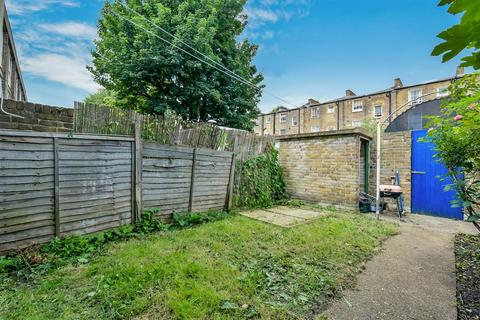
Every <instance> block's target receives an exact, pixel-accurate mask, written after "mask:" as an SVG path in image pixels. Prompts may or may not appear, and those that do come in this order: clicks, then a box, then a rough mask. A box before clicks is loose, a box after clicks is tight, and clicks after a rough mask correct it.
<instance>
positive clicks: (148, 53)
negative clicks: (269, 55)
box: [89, 0, 263, 130]
mask: <svg viewBox="0 0 480 320" xmlns="http://www.w3.org/2000/svg"><path fill="white" fill-rule="evenodd" d="M245 2H246V0H195V1H193V0H164V1H158V0H143V1H140V0H127V1H126V4H127V6H128V7H129V8H131V9H133V10H135V11H136V12H138V13H140V14H141V15H142V16H143V17H141V16H138V15H136V14H135V13H134V12H132V11H130V10H128V8H127V7H125V6H124V5H123V4H122V1H121V0H114V1H113V2H112V3H110V2H108V1H106V3H105V5H104V8H103V10H102V12H101V17H100V20H99V29H98V33H99V37H98V39H97V40H96V42H95V44H96V49H95V51H93V52H92V55H93V58H94V59H93V66H91V67H89V70H90V71H91V72H92V74H93V76H94V78H95V80H96V81H97V82H98V83H99V84H101V85H102V86H103V87H105V88H106V89H107V90H112V91H115V92H116V94H117V97H118V98H119V99H123V100H124V101H125V102H126V103H127V105H130V106H131V107H133V108H135V109H136V110H138V111H141V112H144V113H155V114H164V113H165V112H166V111H167V110H173V111H175V112H176V113H178V114H179V115H181V116H182V117H183V118H184V119H187V120H193V121H209V120H215V121H216V122H217V123H218V124H219V125H223V126H229V127H234V128H240V129H247V130H251V129H252V128H253V126H254V121H253V120H254V119H256V118H257V116H258V115H259V114H260V111H259V109H258V107H257V104H258V102H259V99H260V97H261V90H259V89H258V88H255V87H252V86H251V85H247V84H244V83H242V82H240V81H238V80H235V79H232V77H231V76H229V75H227V74H225V73H223V72H220V71H219V70H216V69H215V68H213V67H211V66H208V65H207V64H205V63H202V62H200V61H198V60H196V59H194V58H192V57H191V56H189V55H188V54H186V53H184V52H182V51H181V50H179V49H178V47H181V48H183V49H184V50H186V51H188V52H190V53H191V54H194V55H196V56H199V55H198V54H197V53H195V52H194V51H192V50H191V49H190V48H188V47H187V46H185V45H184V44H182V43H181V41H183V42H185V43H187V44H189V45H190V46H192V47H194V48H195V49H197V50H198V51H200V52H202V53H204V54H205V55H207V56H208V57H209V58H210V59H212V60H213V61H216V62H218V63H220V64H222V65H223V66H225V67H226V68H227V69H229V70H231V71H233V72H235V73H236V74H237V75H239V76H241V77H242V78H245V79H246V80H247V81H249V82H251V83H253V84H254V85H255V86H260V85H261V82H262V81H263V76H262V74H260V73H258V72H257V69H256V67H255V66H254V65H253V63H252V60H253V58H254V56H255V55H256V52H257V49H258V47H257V46H256V45H252V44H250V43H249V42H248V40H244V41H242V42H237V38H238V37H239V36H240V35H241V34H242V32H243V30H244V29H245V26H246V24H247V17H246V16H244V15H241V13H242V11H243V7H244V4H245ZM122 17H123V18H122ZM145 18H146V19H148V20H150V21H151V22H153V23H154V24H156V25H157V26H159V27H161V28H163V29H165V30H166V31H168V32H169V33H171V34H173V35H174V36H175V37H176V39H173V38H172V37H170V36H168V35H167V34H165V33H164V32H162V31H160V30H159V29H158V28H157V27H155V26H153V25H152V24H150V23H149V22H148V21H147V20H146V19H145ZM125 19H128V20H130V21H127V20H125ZM160 37H161V38H163V39H165V40H168V41H170V42H171V44H169V43H166V42H165V41H163V40H161V39H160ZM202 59H204V60H206V58H202ZM207 62H209V63H210V64H212V65H213V63H212V62H211V61H208V60H207ZM218 69H221V67H218ZM227 73H228V72H227Z"/></svg>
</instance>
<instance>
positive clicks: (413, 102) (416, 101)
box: [408, 88, 423, 106]
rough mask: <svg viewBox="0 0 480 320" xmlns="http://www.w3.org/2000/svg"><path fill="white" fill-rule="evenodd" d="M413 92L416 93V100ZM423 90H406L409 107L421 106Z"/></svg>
mask: <svg viewBox="0 0 480 320" xmlns="http://www.w3.org/2000/svg"><path fill="white" fill-rule="evenodd" d="M413 92H418V95H416V96H417V98H415V97H414V95H413ZM422 96H423V89H422V88H412V89H410V90H408V101H410V105H412V106H414V105H417V104H421V103H422V102H423V98H422Z"/></svg>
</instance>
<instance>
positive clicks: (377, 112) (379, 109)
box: [375, 106, 382, 118]
mask: <svg viewBox="0 0 480 320" xmlns="http://www.w3.org/2000/svg"><path fill="white" fill-rule="evenodd" d="M381 116H382V106H375V118H380V117H381Z"/></svg>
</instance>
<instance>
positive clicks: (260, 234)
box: [0, 212, 396, 320]
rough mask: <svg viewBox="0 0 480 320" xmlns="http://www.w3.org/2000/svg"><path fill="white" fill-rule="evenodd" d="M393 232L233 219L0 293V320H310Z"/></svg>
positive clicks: (343, 220) (136, 244)
mask: <svg viewBox="0 0 480 320" xmlns="http://www.w3.org/2000/svg"><path fill="white" fill-rule="evenodd" d="M395 231H396V230H395V226H394V225H393V224H389V223H387V222H378V221H376V220H374V219H370V218H368V217H364V216H361V215H355V214H351V213H348V214H345V213H340V212H338V213H335V214H328V215H327V216H325V217H323V218H320V219H317V220H315V221H312V223H309V224H306V225H301V226H299V227H296V228H288V229H285V228H278V227H274V226H271V225H268V224H265V223H261V222H258V221H255V220H251V219H248V218H244V217H241V216H235V217H233V218H231V219H228V220H223V221H219V222H217V223H210V224H205V225H202V226H199V227H197V228H189V229H183V230H178V231H175V232H166V233H162V234H154V235H152V236H149V237H147V238H144V239H142V240H141V241H138V240H137V239H131V240H130V241H125V242H121V243H119V244H116V245H115V246H111V247H110V248H109V250H108V251H107V252H106V254H104V255H102V256H98V257H94V258H92V259H91V260H90V261H89V262H88V263H82V264H74V265H73V266H65V268H62V269H60V270H55V271H53V272H52V273H50V274H49V275H48V276H46V277H39V278H36V279H35V282H28V283H11V284H10V285H8V286H7V285H6V286H3V287H0V305H1V306H2V307H1V308H0V318H1V319H39V320H40V319H222V320H233V319H249V318H252V319H310V318H313V317H314V315H315V313H320V312H321V311H323V310H324V309H325V307H326V305H327V304H328V303H329V301H331V299H333V298H336V297H340V296H341V288H343V289H347V288H349V287H351V286H352V285H353V284H354V277H355V275H356V274H357V273H358V272H359V271H360V270H361V266H362V264H363V263H364V262H365V261H366V260H368V259H369V258H371V257H372V255H373V254H375V252H376V250H377V248H378V246H379V245H380V243H381V242H382V241H383V240H384V239H386V238H387V237H388V236H390V235H393V234H395Z"/></svg>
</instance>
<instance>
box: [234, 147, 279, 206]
mask: <svg viewBox="0 0 480 320" xmlns="http://www.w3.org/2000/svg"><path fill="white" fill-rule="evenodd" d="M237 168H238V169H237V174H236V177H235V190H234V205H235V207H237V208H269V207H272V206H274V205H275V203H276V202H277V201H279V200H282V199H285V195H286V192H285V177H284V174H283V169H282V167H281V166H280V161H279V156H278V151H277V150H276V149H275V148H274V147H273V146H269V147H267V148H266V150H265V153H263V154H261V155H259V156H257V157H254V158H250V159H248V160H246V161H244V162H243V163H239V164H238V165H237Z"/></svg>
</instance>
